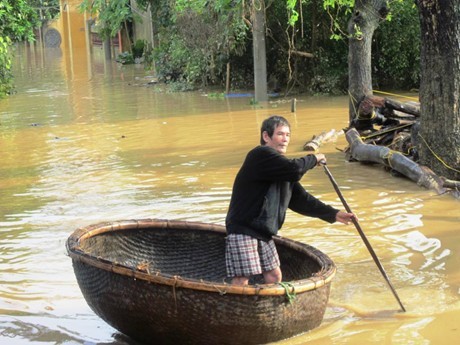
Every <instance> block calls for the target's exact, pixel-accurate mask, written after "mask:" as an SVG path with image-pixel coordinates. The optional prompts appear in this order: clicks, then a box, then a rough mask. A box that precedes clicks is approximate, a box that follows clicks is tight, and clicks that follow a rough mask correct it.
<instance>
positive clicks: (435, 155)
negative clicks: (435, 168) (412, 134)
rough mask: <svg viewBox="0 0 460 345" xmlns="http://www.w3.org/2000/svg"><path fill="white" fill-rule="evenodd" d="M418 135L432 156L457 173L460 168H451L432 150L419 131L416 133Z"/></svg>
mask: <svg viewBox="0 0 460 345" xmlns="http://www.w3.org/2000/svg"><path fill="white" fill-rule="evenodd" d="M418 136H419V137H420V138H421V139H422V140H423V143H424V144H425V145H426V147H428V150H430V152H431V153H432V154H433V156H434V157H435V158H436V159H437V160H438V161H440V162H441V164H442V165H444V166H445V167H446V168H447V169H449V170H452V171H455V172H457V173H460V170H458V169H455V168H452V167H451V166H450V165H448V164H447V163H446V162H444V161H443V160H442V158H441V157H439V156H438V155H437V154H436V152H434V151H433V149H432V148H431V147H430V145H428V143H427V142H426V140H425V138H424V137H423V136H422V135H421V134H420V133H418Z"/></svg>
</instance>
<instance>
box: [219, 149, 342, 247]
mask: <svg viewBox="0 0 460 345" xmlns="http://www.w3.org/2000/svg"><path fill="white" fill-rule="evenodd" d="M316 164H317V161H316V157H315V156H314V155H307V156H305V157H302V158H296V159H289V158H287V157H285V156H283V155H281V154H280V153H278V152H277V151H276V150H275V149H273V148H271V147H269V146H258V147H256V148H254V149H252V150H251V151H250V152H249V153H248V155H247V156H246V159H245V161H244V163H243V165H242V166H241V169H240V171H239V172H238V174H237V175H236V178H235V182H234V185H233V192H232V197H231V200H230V206H229V210H228V213H227V218H226V227H227V233H228V234H245V235H249V236H252V237H255V238H258V239H261V240H264V241H268V240H270V239H271V238H272V236H273V235H276V234H277V233H278V230H279V229H281V226H282V225H283V223H284V219H285V216H286V210H287V209H288V208H290V209H291V210H293V211H295V212H297V213H300V214H302V215H305V216H310V217H316V218H320V219H322V220H324V221H327V222H329V223H334V222H335V216H336V214H337V212H338V210H336V209H334V208H333V207H331V206H328V205H326V204H324V203H323V202H321V201H320V200H318V199H317V198H315V197H314V196H313V195H311V194H309V193H308V192H307V191H306V190H305V189H304V188H303V187H302V185H301V184H300V183H299V181H300V179H301V178H302V176H303V175H304V174H305V173H306V172H307V170H310V169H312V168H314V167H315V166H316Z"/></svg>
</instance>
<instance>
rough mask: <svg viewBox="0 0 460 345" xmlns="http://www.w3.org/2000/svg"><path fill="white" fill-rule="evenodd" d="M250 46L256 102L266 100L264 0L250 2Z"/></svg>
mask: <svg viewBox="0 0 460 345" xmlns="http://www.w3.org/2000/svg"><path fill="white" fill-rule="evenodd" d="M252 14H253V19H252V48H253V55H254V89H255V90H254V93H255V101H256V102H266V101H268V95H267V56H266V50H265V1H264V0H258V1H255V0H253V2H252Z"/></svg>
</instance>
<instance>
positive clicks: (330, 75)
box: [0, 0, 420, 94]
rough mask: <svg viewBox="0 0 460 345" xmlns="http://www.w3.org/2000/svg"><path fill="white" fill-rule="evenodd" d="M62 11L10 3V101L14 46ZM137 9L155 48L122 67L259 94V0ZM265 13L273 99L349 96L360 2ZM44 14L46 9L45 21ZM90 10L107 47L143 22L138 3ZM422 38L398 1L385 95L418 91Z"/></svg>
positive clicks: (378, 36) (158, 3) (138, 47)
mask: <svg viewBox="0 0 460 345" xmlns="http://www.w3.org/2000/svg"><path fill="white" fill-rule="evenodd" d="M57 4H58V0H49V1H43V0H28V1H27V0H18V1H16V0H0V38H1V41H0V62H1V65H0V84H1V85H2V87H1V89H0V94H2V93H3V94H6V93H8V92H9V90H10V89H11V73H10V72H9V71H10V66H11V60H10V58H9V55H8V47H9V45H10V44H11V42H15V41H20V40H25V39H26V40H32V39H33V28H34V27H38V26H39V25H40V24H41V21H44V20H46V19H47V18H49V17H52V16H54V15H55V14H56V12H55V11H56V10H55V9H54V10H53V6H56V5H57ZM137 4H138V5H139V6H141V7H143V8H146V7H147V6H148V5H150V8H151V12H152V18H153V25H154V36H155V38H154V39H155V42H154V49H152V47H150V45H147V44H146V42H144V41H137V42H135V43H134V44H129V45H127V47H128V49H127V50H128V51H127V52H124V53H123V54H121V55H120V56H119V57H118V60H119V61H120V62H122V63H132V62H134V61H135V59H136V58H140V57H141V56H142V57H143V61H144V64H145V65H146V66H149V67H150V66H154V67H155V71H156V73H157V76H158V77H159V79H160V80H163V81H165V82H168V83H169V84H170V86H171V87H172V88H173V89H175V90H192V89H194V88H197V87H207V86H218V87H220V88H221V87H223V86H224V85H225V82H226V78H227V67H228V66H227V65H229V66H230V78H231V85H232V88H233V89H245V88H252V87H253V85H252V83H253V58H252V54H253V51H252V33H251V23H250V22H251V6H252V1H243V0H214V1H209V0H137ZM265 4H266V35H267V39H266V47H267V72H268V78H269V91H270V92H272V91H274V90H278V89H280V88H283V89H285V90H286V92H291V91H293V90H299V91H301V92H311V93H328V94H330V93H343V92H345V91H346V90H347V82H348V62H347V56H348V40H347V32H346V29H345V28H346V27H347V21H348V19H349V17H350V11H351V10H352V8H353V5H354V0H322V1H321V0H320V1H313V0H284V1H275V0H265ZM39 6H43V7H45V8H46V10H45V11H42V12H41V13H42V18H41V19H40V18H39V16H38V12H37V8H38V7H39ZM49 8H51V10H50V9H49ZM80 8H81V9H82V10H86V11H89V12H90V13H93V14H95V13H97V17H98V20H97V28H98V30H99V34H100V35H101V37H102V38H103V39H105V38H110V37H114V36H115V35H116V34H117V33H118V31H119V30H120V29H121V28H125V29H126V28H128V30H127V31H128V32H130V30H129V27H130V25H131V24H132V22H133V21H135V20H138V18H137V17H136V14H135V12H133V11H132V9H131V7H130V1H129V0H116V1H115V0H82V3H81V5H80ZM53 11H54V12H53ZM357 29H358V30H357V31H358V32H359V28H357ZM419 31H420V30H419V23H418V15H417V11H416V9H415V7H414V6H413V4H412V3H410V2H407V1H402V0H394V1H392V2H391V12H390V15H389V16H388V20H387V21H386V22H385V23H383V24H382V25H380V27H379V28H378V29H377V31H376V32H375V34H374V41H373V56H372V62H373V67H374V70H373V80H374V83H375V85H376V86H377V87H383V88H385V87H392V88H394V87H398V88H406V89H410V88H417V87H418V83H419V47H418V43H419V41H420V38H419ZM8 38H9V39H11V40H9V39H8ZM8 85H10V86H8Z"/></svg>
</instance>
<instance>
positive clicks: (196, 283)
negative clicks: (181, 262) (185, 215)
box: [66, 219, 337, 296]
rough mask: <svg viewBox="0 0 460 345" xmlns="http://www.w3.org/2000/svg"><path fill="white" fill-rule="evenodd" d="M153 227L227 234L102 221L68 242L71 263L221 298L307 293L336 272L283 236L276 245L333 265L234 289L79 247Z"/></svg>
mask: <svg viewBox="0 0 460 345" xmlns="http://www.w3.org/2000/svg"><path fill="white" fill-rule="evenodd" d="M152 227H161V228H174V229H194V230H200V231H211V232H215V233H224V234H225V227H224V226H222V225H218V224H213V223H203V222H193V221H180V220H166V219H131V220H118V221H112V222H101V223H97V224H92V225H89V226H86V227H81V228H78V229H76V230H75V231H74V232H73V233H72V234H71V235H70V236H69V238H68V239H67V242H66V247H67V253H68V255H69V256H70V258H71V259H72V260H75V261H79V262H82V263H85V264H87V265H90V266H93V267H96V268H99V269H102V270H105V271H108V272H112V273H116V274H119V275H123V276H127V277H131V278H133V279H139V280H143V281H146V282H149V283H155V284H161V285H167V286H172V287H173V288H185V289H193V290H201V291H206V292H215V293H219V294H222V295H224V294H239V295H261V296H281V295H286V294H299V293H304V292H307V291H312V290H315V289H318V288H320V287H322V286H325V285H327V284H329V283H330V282H331V281H332V279H333V278H334V276H335V274H336V271H337V268H336V266H335V264H334V263H333V262H332V260H331V259H330V258H329V257H328V256H327V255H326V254H324V253H322V252H321V251H319V250H318V249H316V248H314V247H312V246H309V245H306V244H304V243H301V242H297V241H294V240H292V239H289V238H285V237H282V236H274V240H275V243H280V244H282V245H284V246H287V247H290V248H291V249H294V250H298V251H301V252H306V251H308V253H309V255H310V256H311V257H314V258H315V259H317V260H318V261H320V260H319V257H318V255H317V253H315V251H317V252H319V253H321V254H322V255H324V256H326V257H327V258H328V259H329V260H330V262H331V263H332V264H331V265H327V266H328V267H326V269H324V267H323V269H322V270H321V272H320V274H317V275H315V276H312V277H309V278H305V279H300V280H294V281H289V282H283V283H275V284H259V285H246V286H235V285H231V284H228V283H225V282H222V283H218V282H214V281H208V280H201V279H200V280H198V279H192V278H184V277H181V276H176V275H170V274H165V273H161V272H159V271H153V272H150V271H148V270H146V269H143V268H142V267H129V266H126V265H123V264H120V263H116V262H112V261H110V260H107V259H104V258H102V257H97V256H94V255H92V254H90V253H88V252H85V251H84V250H83V249H82V248H81V246H80V243H81V242H82V241H84V240H85V239H88V238H90V237H93V236H96V235H100V234H104V233H109V232H121V231H124V230H136V229H147V228H152ZM312 249H313V251H312Z"/></svg>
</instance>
